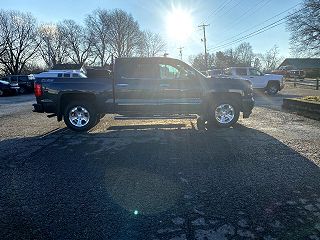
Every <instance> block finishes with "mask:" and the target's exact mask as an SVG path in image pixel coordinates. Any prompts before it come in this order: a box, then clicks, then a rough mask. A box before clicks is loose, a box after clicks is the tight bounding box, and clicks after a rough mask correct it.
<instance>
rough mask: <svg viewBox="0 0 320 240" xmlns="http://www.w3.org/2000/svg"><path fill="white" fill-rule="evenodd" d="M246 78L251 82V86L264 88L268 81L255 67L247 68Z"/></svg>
mask: <svg viewBox="0 0 320 240" xmlns="http://www.w3.org/2000/svg"><path fill="white" fill-rule="evenodd" d="M248 70H249V71H248V75H249V76H248V77H249V78H248V79H249V80H250V81H251V82H252V87H253V88H265V87H266V86H267V83H268V79H267V77H266V76H265V75H264V74H263V73H262V72H260V71H259V70H257V69H255V68H249V69H248Z"/></svg>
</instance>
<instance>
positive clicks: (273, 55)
mask: <svg viewBox="0 0 320 240" xmlns="http://www.w3.org/2000/svg"><path fill="white" fill-rule="evenodd" d="M280 60H281V59H280V57H279V48H278V46H277V45H274V46H273V47H272V48H271V49H270V50H269V51H267V52H266V53H265V54H264V55H263V62H264V71H270V70H273V69H275V68H276V67H277V66H278V65H279V63H280Z"/></svg>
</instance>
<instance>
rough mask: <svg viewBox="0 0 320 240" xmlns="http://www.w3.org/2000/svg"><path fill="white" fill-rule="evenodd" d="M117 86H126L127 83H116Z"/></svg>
mask: <svg viewBox="0 0 320 240" xmlns="http://www.w3.org/2000/svg"><path fill="white" fill-rule="evenodd" d="M117 86H118V87H128V83H118V84H117Z"/></svg>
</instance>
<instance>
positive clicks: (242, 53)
mask: <svg viewBox="0 0 320 240" xmlns="http://www.w3.org/2000/svg"><path fill="white" fill-rule="evenodd" d="M234 53H235V58H236V59H237V65H238V66H244V67H246V66H251V63H252V60H253V57H254V54H253V51H252V46H251V45H250V43H247V42H245V43H241V44H240V45H239V46H238V47H236V48H235V50H234Z"/></svg>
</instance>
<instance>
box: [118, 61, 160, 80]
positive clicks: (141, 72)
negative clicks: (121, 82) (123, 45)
mask: <svg viewBox="0 0 320 240" xmlns="http://www.w3.org/2000/svg"><path fill="white" fill-rule="evenodd" d="M118 72H119V74H120V77H121V78H124V79H131V78H132V79H159V65H157V64H152V63H138V64H132V63H131V64H121V67H120V68H119V70H118Z"/></svg>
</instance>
